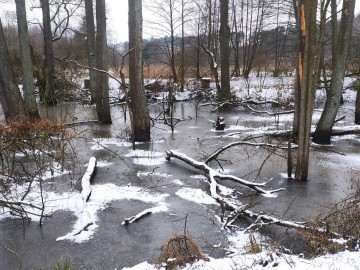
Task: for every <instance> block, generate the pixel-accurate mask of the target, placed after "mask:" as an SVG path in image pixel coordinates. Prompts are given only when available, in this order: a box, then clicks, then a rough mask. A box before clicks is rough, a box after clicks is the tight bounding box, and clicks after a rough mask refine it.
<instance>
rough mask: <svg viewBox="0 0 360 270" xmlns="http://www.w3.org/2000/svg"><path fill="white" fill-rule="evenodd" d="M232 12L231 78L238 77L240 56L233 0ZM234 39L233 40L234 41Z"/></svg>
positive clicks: (233, 2)
mask: <svg viewBox="0 0 360 270" xmlns="http://www.w3.org/2000/svg"><path fill="white" fill-rule="evenodd" d="M232 10H233V30H232V31H233V32H234V35H233V36H232V44H233V49H234V72H233V74H232V75H231V76H235V77H240V56H239V51H240V47H239V42H240V41H239V33H238V25H237V23H238V22H237V14H236V4H235V0H233V1H232ZM234 39H235V40H234Z"/></svg>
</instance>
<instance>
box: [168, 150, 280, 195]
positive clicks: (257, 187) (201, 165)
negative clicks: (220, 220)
mask: <svg viewBox="0 0 360 270" xmlns="http://www.w3.org/2000/svg"><path fill="white" fill-rule="evenodd" d="M166 154H167V157H166V159H167V160H170V158H172V157H173V158H176V159H179V160H182V161H184V162H185V163H187V164H189V165H191V166H193V167H194V168H196V169H199V170H202V171H203V172H204V173H206V174H207V175H208V179H209V181H210V188H211V190H214V192H213V193H214V194H216V186H217V182H216V180H215V179H220V180H231V181H233V182H236V183H239V184H241V185H243V186H245V187H248V188H250V189H252V190H254V191H256V192H258V193H260V194H262V195H265V196H271V194H273V193H276V192H279V191H281V190H283V189H276V190H265V189H262V188H261V187H264V186H265V185H266V183H254V182H249V181H246V180H244V179H242V178H239V177H236V176H233V175H227V174H222V173H219V172H216V171H215V170H214V169H212V168H211V167H210V166H208V165H207V164H206V163H205V162H199V161H196V160H194V159H192V158H190V157H188V156H187V155H185V154H182V153H179V152H175V151H167V152H166ZM215 199H216V198H215Z"/></svg>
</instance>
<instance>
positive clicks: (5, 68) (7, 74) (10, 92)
mask: <svg viewBox="0 0 360 270" xmlns="http://www.w3.org/2000/svg"><path fill="white" fill-rule="evenodd" d="M0 63H1V64H0V102H1V105H2V108H3V111H4V115H5V118H6V119H12V118H20V117H23V116H25V108H24V103H23V100H22V97H21V94H20V91H19V88H18V87H17V85H16V83H15V75H14V71H13V69H12V63H11V61H10V55H9V51H8V48H7V45H6V41H5V36H4V31H3V28H2V23H1V20H0Z"/></svg>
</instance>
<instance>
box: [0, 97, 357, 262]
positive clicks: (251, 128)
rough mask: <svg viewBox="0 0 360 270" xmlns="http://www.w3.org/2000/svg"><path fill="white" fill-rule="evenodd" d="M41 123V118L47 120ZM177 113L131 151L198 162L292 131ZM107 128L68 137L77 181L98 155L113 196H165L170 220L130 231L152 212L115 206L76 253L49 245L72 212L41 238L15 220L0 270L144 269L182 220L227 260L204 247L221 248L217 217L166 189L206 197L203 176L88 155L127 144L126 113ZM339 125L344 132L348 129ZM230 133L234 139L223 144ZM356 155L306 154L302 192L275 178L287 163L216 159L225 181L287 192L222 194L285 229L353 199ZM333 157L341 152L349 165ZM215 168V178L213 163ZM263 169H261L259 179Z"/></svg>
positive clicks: (71, 247) (62, 112)
mask: <svg viewBox="0 0 360 270" xmlns="http://www.w3.org/2000/svg"><path fill="white" fill-rule="evenodd" d="M161 111H162V106H161V105H150V112H151V117H153V118H155V117H157V116H158V115H159V114H160V113H161ZM344 112H345V113H347V114H349V117H348V118H347V119H349V120H348V121H349V122H350V123H351V121H352V120H351V117H352V116H351V110H348V109H346V110H344ZM42 113H43V115H45V114H46V112H45V111H43V112H42ZM174 113H175V117H177V118H182V119H183V120H184V121H182V122H180V123H179V124H178V125H177V126H176V127H175V133H174V134H172V133H171V132H170V127H168V126H166V125H165V124H164V122H163V121H162V120H158V121H157V122H155V125H154V127H153V128H152V142H151V143H148V144H141V145H138V146H137V148H139V149H144V150H149V151H157V152H164V151H166V150H170V149H176V150H178V151H181V152H183V153H186V154H187V155H189V156H190V157H193V158H195V159H197V160H204V158H205V157H206V156H207V155H209V154H211V153H212V152H213V151H215V150H216V149H218V148H219V147H221V146H224V145H226V144H228V143H231V142H234V141H237V140H240V139H244V138H247V137H248V136H251V135H252V136H254V132H255V131H256V130H258V129H259V128H261V129H270V130H274V129H286V128H290V127H291V121H292V119H291V117H290V116H281V117H280V118H279V119H275V118H274V117H265V116H258V115H254V114H250V113H249V112H247V111H245V110H243V109H241V108H238V109H233V110H230V111H228V112H222V113H220V114H219V113H218V112H213V113H212V112H211V111H210V107H201V108H200V109H199V110H198V118H195V104H194V103H192V102H182V103H176V105H175V108H174ZM317 114H318V113H317ZM48 115H50V116H51V117H50V119H51V120H52V121H54V122H60V121H65V122H66V123H70V122H79V121H90V120H95V119H96V112H95V108H94V107H90V106H87V107H84V106H79V105H74V104H62V105H58V106H57V107H54V108H49V111H48ZM218 115H221V116H224V117H225V119H226V124H227V128H226V129H225V131H214V130H212V125H213V123H212V121H214V120H215V119H216V118H217V116H218ZM125 116H126V118H127V119H126V121H125ZM315 117H316V115H315ZM112 118H113V124H112V125H106V126H101V125H97V124H91V125H79V126H76V127H73V128H74V130H73V132H74V133H75V134H77V135H76V138H77V140H74V146H76V149H77V153H78V158H79V160H80V163H81V164H79V168H80V171H81V172H78V174H77V176H76V177H77V179H79V178H80V177H81V173H82V172H83V170H84V168H83V166H80V165H82V164H86V162H87V160H88V158H89V157H90V156H92V155H94V156H95V157H97V159H98V160H110V161H111V162H113V163H114V164H113V165H112V166H110V167H99V168H98V172H97V175H96V177H95V180H94V181H95V183H97V184H102V183H109V182H110V183H115V184H116V185H119V186H121V185H126V184H127V183H132V184H133V185H136V186H143V187H144V188H148V189H153V190H154V191H158V192H162V193H167V194H170V196H169V197H168V198H167V199H166V203H167V206H168V208H169V211H168V212H163V213H156V214H152V215H150V216H148V217H145V218H144V219H142V220H140V221H139V222H136V223H134V224H132V225H130V226H129V227H124V226H122V225H121V222H122V221H123V220H124V218H125V217H129V216H132V215H134V214H136V213H139V212H141V211H142V210H143V209H146V208H148V207H151V206H149V205H148V204H146V203H144V202H139V201H127V200H121V201H113V202H111V203H109V204H108V206H107V208H106V209H105V210H102V211H100V212H99V213H98V215H99V222H98V225H99V227H98V229H97V230H96V232H95V234H94V236H93V238H92V239H90V240H89V241H87V242H85V243H81V244H77V243H73V242H69V241H60V242H56V241H55V239H56V238H57V237H59V236H61V235H65V234H66V233H68V232H70V231H71V228H72V225H73V223H74V222H75V220H76V217H74V216H73V215H72V213H69V212H65V211H60V212H56V213H55V214H54V216H53V218H51V219H48V220H46V221H45V223H44V225H43V227H41V228H40V227H39V226H38V224H36V223H34V222H32V223H30V224H28V223H26V224H23V223H22V221H20V220H15V219H5V220H1V221H0V232H1V233H0V242H1V243H3V244H4V245H6V246H7V247H8V249H11V250H12V251H14V253H13V252H10V251H9V250H7V249H5V248H4V247H1V246H0V258H1V259H0V269H19V268H20V266H22V268H23V269H40V268H43V269H52V268H53V266H54V265H55V264H56V262H58V261H60V260H61V259H62V258H63V259H65V260H68V261H70V262H71V264H72V265H73V266H74V267H75V269H121V268H123V267H130V266H133V265H135V264H137V263H140V262H143V261H145V260H147V261H149V262H152V263H154V262H155V261H156V258H157V256H158V255H159V253H160V249H161V246H162V245H163V243H164V242H165V241H166V240H167V239H168V238H169V237H171V236H172V235H173V234H175V233H182V232H183V231H184V226H185V222H184V218H185V217H187V227H186V229H187V231H188V232H189V233H190V234H191V235H192V237H193V238H194V239H195V240H196V241H197V242H198V243H199V245H200V246H201V247H202V248H203V249H204V251H205V253H207V254H210V255H211V256H214V257H219V256H224V253H223V252H222V251H219V250H216V249H213V248H211V247H210V245H209V243H211V244H214V245H217V244H219V243H222V245H223V246H225V247H226V246H227V237H226V234H227V232H225V231H223V230H219V227H220V226H221V224H220V223H219V219H218V216H219V215H220V213H221V210H220V207H218V206H217V205H210V206H206V205H200V204H196V203H193V202H190V201H187V200H184V199H182V198H180V197H178V196H176V195H175V193H176V191H177V190H178V189H179V188H180V186H178V185H175V184H174V183H173V182H172V180H174V179H179V180H181V181H182V182H183V183H184V186H186V187H191V188H199V189H202V190H204V191H206V192H208V184H207V183H206V181H204V180H201V179H194V178H191V176H192V175H195V174H202V173H201V172H199V171H197V170H195V169H193V168H192V167H190V166H188V165H186V164H184V163H183V162H181V161H177V160H172V161H171V162H165V163H162V164H160V165H157V166H152V167H147V166H143V165H135V164H133V163H132V162H131V159H130V158H123V155H124V154H126V153H127V152H128V151H129V150H130V149H131V147H129V146H127V147H120V146H115V145H113V146H111V147H110V149H108V150H100V151H99V150H96V151H93V150H91V149H90V147H91V146H92V145H93V143H92V142H91V139H92V138H117V139H118V140H119V141H123V140H127V136H128V134H129V117H128V115H126V113H125V112H124V110H123V108H122V107H112ZM340 125H346V123H341V124H340ZM240 132H241V133H240ZM232 133H240V134H237V135H235V136H228V135H229V134H232ZM256 140H257V141H260V140H261V139H256ZM273 142H274V143H275V141H273ZM359 149H360V139H359V138H356V137H355V138H353V137H352V138H348V137H346V138H343V139H341V140H336V141H334V143H333V145H332V146H329V147H327V148H322V149H317V148H316V149H312V151H311V164H310V178H309V180H308V181H307V182H306V183H300V182H296V181H294V180H292V179H286V178H284V177H283V176H282V175H281V173H285V172H286V160H285V159H284V158H283V157H282V156H280V155H285V153H281V152H279V154H280V155H270V154H269V152H267V151H265V150H263V149H257V148H254V147H243V146H239V147H234V148H232V149H230V150H228V151H226V152H225V153H224V154H223V155H221V156H220V159H219V160H220V162H221V165H222V166H223V168H224V169H225V170H226V173H230V174H234V175H237V176H240V177H243V178H245V179H247V180H253V179H255V178H257V180H256V181H268V180H269V179H271V178H272V181H271V182H270V183H269V184H268V186H267V188H268V189H275V188H285V190H284V191H282V192H281V193H279V195H278V196H277V197H276V198H264V197H262V196H258V195H256V194H254V193H253V192H252V191H249V190H248V189H245V188H243V187H239V186H238V185H236V184H234V183H232V182H228V181H226V182H224V183H222V184H224V185H227V186H229V187H232V188H234V189H236V190H237V191H238V192H239V193H241V194H242V195H240V196H239V200H241V201H243V202H244V203H248V202H252V203H253V204H254V210H258V211H264V212H268V213H272V214H273V215H275V216H277V217H284V218H285V219H290V220H300V221H302V220H309V219H311V218H314V217H316V216H318V215H320V214H322V213H324V212H325V211H326V210H327V209H328V208H329V207H330V205H331V204H333V203H335V202H337V201H339V200H341V199H342V198H344V197H345V196H346V195H347V194H350V193H351V192H353V189H352V184H353V182H352V180H357V179H358V178H359V170H360V168H359V166H358V165H357V164H359V162H358V160H359V158H357V155H358V153H359ZM329 150H331V151H332V152H329ZM335 152H343V153H345V154H346V156H343V155H339V154H336V153H335ZM120 157H121V158H120ZM264 160H265V162H264ZM356 160H357V162H356ZM211 165H212V166H213V167H214V168H217V169H218V170H221V168H220V167H219V166H218V164H217V163H212V164H211ZM259 168H261V171H260V172H259ZM139 170H141V171H152V170H154V171H155V172H159V173H160V172H161V173H169V174H171V175H172V178H161V177H150V176H149V177H140V178H139V177H138V176H136V173H137V172H138V171H139ZM74 177H75V176H74ZM76 177H75V178H76ZM58 181H61V180H60V179H59V180H58ZM62 188H63V189H64V187H62ZM242 226H247V224H246V223H244V224H243V225H242ZM270 233H271V232H269V234H270ZM275 234H276V237H278V238H281V239H286V238H288V240H287V241H284V243H285V244H286V243H287V244H289V247H290V248H294V250H296V248H295V247H294V243H292V244H293V245H291V239H290V236H289V235H287V234H286V235H285V234H284V232H279V231H277V232H275ZM15 253H16V255H14V254H15Z"/></svg>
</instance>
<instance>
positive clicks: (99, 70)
mask: <svg viewBox="0 0 360 270" xmlns="http://www.w3.org/2000/svg"><path fill="white" fill-rule="evenodd" d="M55 59H56V60H59V61H62V60H61V59H58V58H55ZM65 61H66V63H74V64H76V65H77V66H79V67H82V68H86V69H91V70H95V71H97V72H100V73H103V74H106V75H108V76H109V77H110V78H112V79H114V80H115V81H117V82H118V83H119V84H120V85H122V82H121V80H119V79H118V78H116V77H115V76H114V75H112V74H111V73H110V72H107V71H105V70H102V69H98V68H94V67H89V66H85V65H81V64H79V63H78V62H77V61H75V60H65Z"/></svg>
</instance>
